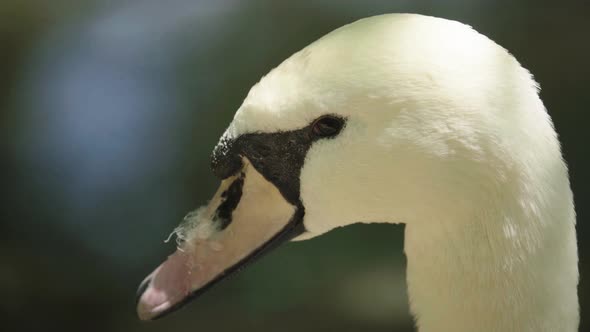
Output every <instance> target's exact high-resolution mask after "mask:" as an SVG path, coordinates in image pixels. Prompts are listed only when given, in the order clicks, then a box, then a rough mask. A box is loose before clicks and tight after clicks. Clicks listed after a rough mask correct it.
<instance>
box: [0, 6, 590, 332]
mask: <svg viewBox="0 0 590 332" xmlns="http://www.w3.org/2000/svg"><path fill="white" fill-rule="evenodd" d="M587 3H588V2H587V1H559V2H555V1H551V2H543V1H534V2H533V1H486V0H476V1H457V0H454V1H434V0H432V1H418V0H414V1H410V0H405V1H384V0H379V1H378V0H369V1H351V0H346V1H337V0H323V1H317V0H316V1H313V0H298V1H272V0H249V1H238V0H224V1H205V0H201V1H197V0H193V1H188V0H187V1H181V0H170V1H126V0H110V1H104V0H103V1H98V0H87V1H74V0H52V1H41V0H2V1H1V3H0V41H1V44H0V47H1V48H0V50H1V52H0V174H1V175H2V177H3V179H2V186H1V187H0V188H1V189H0V197H1V199H2V205H1V207H2V208H1V210H0V211H1V215H0V216H1V222H0V239H1V242H0V296H1V297H2V300H1V301H0V318H1V321H2V330H4V331H37V330H39V331H40V330H43V331H47V330H53V329H59V330H61V331H68V330H77V331H191V330H194V331H199V330H212V329H214V330H215V331H236V330H238V331H250V330H252V331H301V330H304V331H325V330H338V331H412V319H411V317H410V315H409V313H408V307H407V295H406V291H405V280H404V278H405V276H404V266H405V260H404V256H403V252H402V248H403V226H395V225H356V226H351V227H348V228H345V229H339V230H336V231H333V232H331V233H329V234H328V235H325V236H322V237H320V238H317V239H314V240H311V241H307V242H301V243H292V244H287V245H284V246H282V247H281V248H279V249H278V250H276V251H275V252H273V253H271V254H270V255H268V256H267V257H265V258H264V259H262V260H261V261H259V262H257V263H256V264H254V265H253V266H251V267H249V268H248V269H247V270H246V271H244V272H243V273H241V274H239V275H238V276H236V277H235V278H233V279H231V280H228V281H226V282H224V283H222V284H221V285H219V286H218V287H216V288H214V289H213V290H211V291H209V292H208V293H206V294H205V295H204V296H202V297H201V298H200V299H198V300H197V301H195V302H193V303H192V304H190V305H188V306H187V307H185V308H184V309H183V310H181V311H179V312H177V313H175V314H173V315H171V316H168V317H166V318H165V319H162V320H159V321H157V322H153V323H140V322H139V321H138V320H137V318H136V315H135V305H134V293H135V289H136V287H137V285H138V283H139V282H140V281H141V280H142V279H143V278H144V277H145V276H146V275H147V274H148V273H149V272H150V271H151V270H152V269H153V268H154V267H155V266H156V265H157V264H159V263H160V262H161V261H163V260H164V259H165V257H166V256H167V254H169V253H170V252H171V251H172V250H173V249H174V246H173V245H172V244H164V243H163V240H164V239H165V238H166V237H167V236H168V234H169V232H170V231H171V230H172V228H173V227H174V226H176V225H177V223H178V222H179V221H180V220H181V218H182V217H183V216H184V214H185V213H186V212H188V211H190V210H191V209H193V208H195V207H196V206H198V205H200V204H202V203H203V202H205V201H206V200H207V199H208V198H209V197H210V196H211V194H212V193H213V191H214V189H215V187H216V185H217V181H216V180H215V178H214V177H213V176H212V174H211V173H210V171H209V169H208V165H209V159H208V158H209V153H210V151H211V150H212V148H213V146H214V145H215V143H216V142H217V139H218V137H219V136H220V134H221V133H222V132H223V130H224V129H225V127H226V125H227V124H228V123H229V121H230V119H231V118H232V116H233V113H234V111H235V110H236V109H237V108H238V106H239V105H240V103H241V101H242V99H243V98H244V97H245V95H246V93H247V92H248V89H249V88H250V86H252V85H253V84H254V83H256V82H257V81H258V80H259V78H260V77H261V76H262V75H263V74H265V73H266V72H267V71H269V70H270V69H271V68H273V67H274V66H276V65H278V64H279V63H280V62H281V61H282V60H283V59H284V58H286V57H288V56H289V55H290V54H292V53H293V52H295V51H297V50H299V49H301V48H302V47H304V46H305V45H307V44H308V43H310V42H312V41H314V40H315V39H317V38H319V37H320V36H322V35H324V34H325V33H327V32H329V31H331V30H333V29H334V28H337V27H339V26H341V25H343V24H346V23H349V22H352V21H354V20H356V19H358V18H361V17H365V16H370V15H376V14H381V13H388V12H416V13H422V14H428V15H434V16H441V17H445V18H450V19H455V20H459V21H462V22H464V23H467V24H469V25H472V26H473V27H474V28H476V29H477V30H478V31H480V32H481V33H483V34H485V35H487V36H489V37H490V38H492V39H493V40H495V41H496V42H498V43H499V44H501V45H503V46H504V47H506V48H507V49H509V50H510V51H511V52H512V53H513V54H514V55H515V56H516V57H517V58H518V59H519V61H520V62H521V63H522V64H523V65H524V66H525V67H527V68H528V69H530V70H531V71H532V72H533V73H534V75H535V77H536V79H537V80H538V81H539V82H540V84H541V86H542V88H543V90H542V92H541V95H542V98H543V100H544V102H545V105H546V106H547V108H548V109H549V112H550V113H551V115H552V117H553V119H554V121H555V125H556V127H557V131H558V132H559V134H560V137H561V140H562V143H563V146H564V152H565V158H566V159H567V161H568V163H569V166H570V171H571V178H572V185H573V189H574V192H575V198H576V205H577V213H578V239H579V248H580V270H581V276H582V277H581V284H580V301H581V306H582V307H581V308H582V315H581V316H582V327H581V329H580V331H585V330H590V322H588V319H586V318H587V317H588V318H590V282H588V281H587V277H586V276H588V275H589V274H590V260H589V259H588V258H587V257H588V253H589V252H590V245H588V242H587V241H588V240H589V239H590V227H589V226H588V225H587V224H586V223H585V221H586V219H587V217H588V213H590V210H589V208H588V204H589V203H590V200H589V199H590V196H589V195H590V193H589V192H588V184H589V181H588V169H589V167H588V166H589V165H588V161H589V158H590V157H589V156H588V152H589V151H588V146H587V144H588V142H589V140H588V135H587V132H588V129H587V126H588V125H587V123H588V120H589V119H590V115H589V114H588V111H587V110H586V111H584V109H586V108H587V106H586V105H588V104H589V103H590V93H589V92H588V89H589V87H590V85H589V83H590V70H589V66H588V62H589V61H590V37H589V33H590V6H589V5H588V4H587Z"/></svg>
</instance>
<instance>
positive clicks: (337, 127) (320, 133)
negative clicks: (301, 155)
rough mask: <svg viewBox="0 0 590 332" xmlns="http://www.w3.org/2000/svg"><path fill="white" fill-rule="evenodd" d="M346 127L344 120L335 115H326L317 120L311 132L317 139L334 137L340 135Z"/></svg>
mask: <svg viewBox="0 0 590 332" xmlns="http://www.w3.org/2000/svg"><path fill="white" fill-rule="evenodd" d="M343 126H344V120H343V119H342V118H339V117H337V116H333V115H324V116H322V117H319V118H318V119H316V120H315V121H314V122H313V124H312V126H311V131H312V133H313V135H314V136H315V137H334V136H336V135H338V133H340V131H341V130H342V127H343Z"/></svg>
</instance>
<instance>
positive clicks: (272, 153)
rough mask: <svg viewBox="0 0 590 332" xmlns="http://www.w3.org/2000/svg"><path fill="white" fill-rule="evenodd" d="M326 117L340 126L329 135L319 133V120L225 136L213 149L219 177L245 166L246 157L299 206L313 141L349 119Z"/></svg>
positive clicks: (213, 164) (323, 137)
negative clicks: (287, 128) (303, 171)
mask: <svg viewBox="0 0 590 332" xmlns="http://www.w3.org/2000/svg"><path fill="white" fill-rule="evenodd" d="M327 118H331V119H332V120H333V121H331V122H330V124H331V125H335V124H339V126H340V127H339V128H338V129H337V130H336V131H334V134H333V135H330V136H318V135H317V123H318V122H317V120H316V121H313V122H312V123H310V124H309V125H308V126H305V127H303V128H301V129H297V130H291V131H282V132H276V133H251V134H244V135H242V136H239V137H238V138H237V139H235V140H229V139H225V138H224V139H222V140H221V141H220V142H219V144H218V145H217V147H216V148H215V150H214V151H213V155H212V158H211V167H212V168H213V171H214V173H215V174H216V175H217V176H219V177H221V178H226V177H228V176H231V175H233V174H235V173H236V172H237V171H238V170H239V169H240V168H241V167H242V162H241V157H240V156H244V157H246V158H248V160H249V161H250V162H251V163H252V165H253V166H254V168H256V170H257V171H258V172H260V174H262V176H263V177H264V178H265V179H267V180H268V181H270V182H272V183H273V184H274V185H275V186H276V187H277V188H278V189H279V191H280V192H281V194H282V195H283V197H284V198H285V199H286V200H287V201H288V202H289V203H291V204H293V205H296V206H299V205H301V201H300V197H299V195H300V188H299V186H300V179H299V176H300V175H301V168H302V167H303V163H304V161H305V156H306V154H307V151H308V150H309V148H310V147H311V145H312V144H313V143H314V142H316V141H318V140H320V139H331V138H333V137H335V136H336V135H337V134H339V133H340V132H341V130H342V128H343V127H344V125H345V122H346V119H343V118H341V117H338V116H334V115H327V116H326V115H325V116H322V117H320V118H319V119H320V120H323V121H325V119H327ZM314 125H315V126H316V128H315V130H314Z"/></svg>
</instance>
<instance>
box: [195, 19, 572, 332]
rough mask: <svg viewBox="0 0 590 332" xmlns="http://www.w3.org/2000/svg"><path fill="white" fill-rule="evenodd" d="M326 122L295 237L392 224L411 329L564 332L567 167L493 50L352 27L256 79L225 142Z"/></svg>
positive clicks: (479, 41) (406, 23)
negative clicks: (335, 126)
mask: <svg viewBox="0 0 590 332" xmlns="http://www.w3.org/2000/svg"><path fill="white" fill-rule="evenodd" d="M324 114H335V115H338V116H341V117H343V118H345V119H346V127H345V129H344V130H343V131H342V132H341V133H340V135H339V136H338V137H336V138H334V139H326V140H321V141H318V142H316V143H314V144H313V145H312V146H311V148H310V150H309V151H308V152H307V155H306V157H305V163H304V164H303V167H302V169H301V176H300V181H301V185H300V189H301V202H302V203H303V206H304V207H305V217H304V219H303V223H304V225H305V229H306V233H304V234H302V235H300V236H299V237H298V239H299V240H302V239H307V238H311V237H314V236H317V235H320V234H323V233H325V232H327V231H329V230H331V229H333V228H336V227H340V226H345V225H348V224H352V223H356V222H364V223H372V222H391V223H405V224H406V234H405V248H404V251H405V254H406V255H407V258H408V267H407V281H408V287H409V301H410V307H411V310H412V313H413V314H414V316H415V319H416V324H417V326H418V330H419V331H421V332H432V331H453V332H463V331H502V332H508V331H519V332H524V331H531V332H533V331H534V332H540V331H563V332H573V331H576V330H577V327H578V321H579V311H578V300H577V283H578V268H577V245H576V233H575V212H574V206H573V199H572V192H571V190H570V185H569V180H568V174H567V168H566V165H565V163H564V161H563V159H562V156H561V152H560V146H559V142H558V139H557V135H556V133H555V130H554V128H553V125H552V122H551V119H550V117H549V115H548V114H547V112H546V110H545V108H544V106H543V103H542V102H541V100H540V99H539V96H538V85H537V83H536V82H535V81H534V80H533V78H532V77H531V75H530V74H529V72H528V71H527V70H525V69H523V68H522V67H521V65H520V64H519V63H518V62H517V61H516V60H515V59H514V57H513V56H512V55H510V54H509V53H508V52H507V51H506V50H505V49H503V48H502V47H500V46H498V45H497V44H495V43H494V42H492V41H491V40H489V39H488V38H486V37H484V36H482V35H481V34H479V33H477V32H476V31H474V30H473V29H471V28H470V27H468V26H466V25H463V24H460V23H457V22H453V21H448V20H444V19H438V18H432V17H426V16H420V15H410V14H392V15H382V16H376V17H371V18H367V19H363V20H360V21H357V22H355V23H352V24H350V25H347V26H344V27H342V28H340V29H337V30H335V31H334V32H332V33H330V34H328V35H326V36H325V37H323V38H321V39H320V40H318V41H316V42H315V43H313V44H311V45H310V46H308V47H306V48H305V49H303V50H302V51H300V52H298V53H296V54H294V55H293V56H292V57H290V58H289V59H287V60H286V61H285V62H283V63H282V64H281V65H280V66H278V67H277V68H275V69H274V70H272V71H271V72H270V73H269V74H268V75H266V76H265V77H264V78H263V79H262V80H261V81H260V82H259V83H258V84H257V85H256V86H254V87H253V88H252V90H251V91H250V93H249V94H248V96H247V98H246V99H245V101H244V103H243V105H242V106H241V107H240V109H239V110H238V111H237V113H236V115H235V118H234V120H233V122H232V123H231V124H230V126H229V128H228V129H227V131H226V133H225V134H224V137H223V140H224V141H231V140H233V139H237V138H238V137H240V136H242V135H244V134H248V133H275V132H284V131H289V130H295V129H298V128H302V127H305V126H306V125H308V124H309V123H310V122H313V120H314V119H316V118H318V117H319V116H322V115H324ZM246 179H248V175H246ZM246 188H248V187H247V186H246ZM289 213H290V212H289ZM199 287H200V286H199ZM193 288H197V286H195V285H194V284H193Z"/></svg>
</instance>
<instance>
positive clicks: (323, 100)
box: [228, 14, 527, 137]
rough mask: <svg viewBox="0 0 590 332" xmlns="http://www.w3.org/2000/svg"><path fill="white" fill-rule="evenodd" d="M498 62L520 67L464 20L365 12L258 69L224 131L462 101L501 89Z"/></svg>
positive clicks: (507, 67)
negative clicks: (261, 71) (260, 73)
mask: <svg viewBox="0 0 590 332" xmlns="http://www.w3.org/2000/svg"><path fill="white" fill-rule="evenodd" d="M498 66H502V69H503V70H504V71H506V70H510V71H513V70H515V68H519V65H518V63H517V62H516V61H515V60H514V59H513V58H512V56H510V55H509V54H508V52H506V51H505V50H504V49H502V48H501V47H499V46H498V45H496V44H495V43H494V42H492V41H491V40H489V39H487V38H486V37H484V36H482V35H480V34H479V33H477V32H475V31H474V30H473V29H471V28H470V27H469V26H466V25H464V24H461V23H458V22H454V21H448V20H444V19H439V18H432V17H425V16H420V15H409V14H390V15H382V16H377V17H372V18H368V19H363V20H360V21H357V22H354V23H352V24H349V25H346V26H344V27H342V28H340V29H337V30H335V31H333V32H331V33H329V34H327V35H326V36H324V37H322V38H321V39H319V40H317V41H316V42H314V43H312V44H311V45H309V46H308V47H306V48H304V49H303V50H301V51H300V52H297V53H295V54H294V55H293V56H291V57H290V58H289V59H287V60H285V61H284V62H283V63H282V64H280V65H279V66H278V67H277V68H275V69H273V70H272V71H271V72H270V73H269V74H268V75H266V76H265V77H263V78H262V79H261V80H260V82H259V83H258V84H256V85H255V86H254V87H253V88H252V89H251V90H250V92H249V94H248V96H247V98H246V99H245V101H244V103H243V104H242V106H241V107H240V109H239V110H238V112H237V113H236V115H235V118H234V121H233V122H232V124H231V126H230V130H229V133H228V134H230V135H231V136H234V137H237V136H239V135H241V134H244V133H250V132H277V131H285V130H293V129H297V128H301V127H303V126H305V125H307V124H309V122H310V121H312V120H313V119H315V118H317V117H318V116H320V115H322V114H325V113H337V114H340V115H342V116H349V115H351V114H354V115H355V116H363V115H364V116H367V117H375V116H376V115H374V114H370V113H375V112H373V110H374V109H375V108H371V107H367V106H368V105H369V104H372V103H373V104H379V105H381V107H380V110H381V111H383V112H386V113H387V114H388V115H384V116H391V115H392V114H393V113H392V111H393V110H394V108H392V107H389V108H384V107H383V105H394V104H396V103H406V104H407V103H408V102H409V103H418V102H424V101H431V102H433V103H441V102H445V103H448V102H449V99H453V98H455V99H457V100H456V102H457V103H463V104H464V103H465V102H466V101H467V102H468V101H469V100H471V99H474V98H483V97H484V96H485V95H486V93H487V92H488V91H493V90H497V89H498V84H499V81H501V80H494V79H493V78H494V77H496V78H497V71H498ZM474 69H476V70H477V72H474ZM520 76H522V75H520ZM524 76H527V75H526V74H525V75H524ZM478 77H479V78H478ZM469 88H471V89H469ZM496 93H497V92H496Z"/></svg>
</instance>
